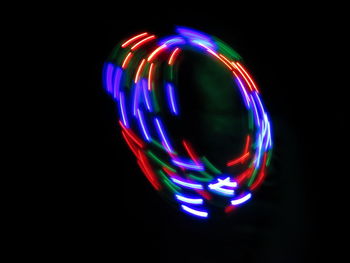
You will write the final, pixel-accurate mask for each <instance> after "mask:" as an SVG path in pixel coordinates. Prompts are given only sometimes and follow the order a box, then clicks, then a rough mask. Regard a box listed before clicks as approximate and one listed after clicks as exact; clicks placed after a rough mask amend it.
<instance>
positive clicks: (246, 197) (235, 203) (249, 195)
mask: <svg viewBox="0 0 350 263" xmlns="http://www.w3.org/2000/svg"><path fill="white" fill-rule="evenodd" d="M251 197H252V194H251V193H249V194H247V195H245V196H243V197H241V198H238V199H234V200H231V204H232V205H240V204H243V203H245V202H247V201H248V200H249V199H250V198H251Z"/></svg>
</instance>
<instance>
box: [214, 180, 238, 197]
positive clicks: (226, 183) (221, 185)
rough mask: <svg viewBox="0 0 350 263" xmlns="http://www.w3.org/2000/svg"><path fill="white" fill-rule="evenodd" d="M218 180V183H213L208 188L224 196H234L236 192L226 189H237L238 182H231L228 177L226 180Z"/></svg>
mask: <svg viewBox="0 0 350 263" xmlns="http://www.w3.org/2000/svg"><path fill="white" fill-rule="evenodd" d="M217 180H218V182H217V183H212V184H209V185H208V188H209V189H210V190H212V191H216V192H218V193H220V194H223V195H228V196H232V195H234V193H235V191H234V190H233V189H227V188H225V187H228V188H235V187H237V182H231V181H230V177H227V178H225V179H220V178H218V179H217Z"/></svg>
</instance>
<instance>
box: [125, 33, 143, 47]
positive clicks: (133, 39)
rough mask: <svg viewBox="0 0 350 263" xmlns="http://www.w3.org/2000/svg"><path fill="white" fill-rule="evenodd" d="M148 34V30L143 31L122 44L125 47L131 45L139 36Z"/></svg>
mask: <svg viewBox="0 0 350 263" xmlns="http://www.w3.org/2000/svg"><path fill="white" fill-rule="evenodd" d="M147 35H148V33H147V32H145V33H141V34H139V35H137V36H134V37H132V38H130V39H129V40H127V41H126V42H124V43H123V44H122V45H121V46H122V48H125V47H127V46H128V45H130V44H131V43H132V42H134V41H135V40H137V39H139V38H141V37H144V36H147Z"/></svg>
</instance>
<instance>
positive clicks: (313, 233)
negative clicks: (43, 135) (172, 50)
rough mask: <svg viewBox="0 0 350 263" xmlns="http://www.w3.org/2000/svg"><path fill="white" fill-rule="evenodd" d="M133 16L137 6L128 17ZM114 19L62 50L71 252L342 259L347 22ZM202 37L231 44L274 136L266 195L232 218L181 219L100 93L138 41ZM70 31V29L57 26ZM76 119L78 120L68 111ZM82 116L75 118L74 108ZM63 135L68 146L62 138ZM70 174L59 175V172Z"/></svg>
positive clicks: (187, 13) (138, 15)
mask: <svg viewBox="0 0 350 263" xmlns="http://www.w3.org/2000/svg"><path fill="white" fill-rule="evenodd" d="M130 8H131V7H130ZM127 10H129V9H122V8H119V9H116V10H115V14H113V12H112V13H111V14H110V13H108V14H106V15H104V16H102V15H101V16H97V15H95V14H92V15H88V14H86V15H82V16H77V17H75V18H73V22H72V23H71V24H69V26H68V28H69V30H67V31H66V30H63V32H62V33H63V36H65V37H64V38H63V39H60V41H62V46H61V48H62V49H63V50H64V51H66V50H67V51H68V52H67V54H69V60H67V61H66V63H65V64H64V65H65V66H64V67H63V68H61V72H62V73H61V76H63V77H68V80H67V82H66V83H65V84H64V85H63V86H61V87H60V89H59V91H58V92H59V93H60V94H62V95H63V96H64V97H65V98H66V99H67V102H66V101H64V102H62V104H61V105H60V108H59V110H61V111H62V113H66V115H65V116H67V117H65V120H64V121H65V123H66V126H65V127H64V129H63V131H62V135H66V136H68V137H69V145H68V146H67V147H68V148H66V149H65V154H64V155H65V156H64V157H65V159H67V160H69V161H68V163H69V165H70V166H69V168H67V169H66V168H63V169H62V170H63V171H64V175H65V176H64V178H66V181H65V188H64V191H63V192H64V193H63V195H64V196H65V198H64V199H65V200H66V201H67V202H66V203H67V205H62V206H63V210H64V211H65V213H64V214H63V215H62V214H61V215H60V216H59V222H60V224H59V227H58V228H59V229H61V228H62V230H63V233H64V234H63V240H62V243H61V246H62V251H69V252H72V253H74V257H76V258H77V259H81V258H86V259H91V260H94V261H99V262H106V261H117V262H203V263H206V262H210V263H212V262H246V263H248V262H278V263H280V262H309V261H311V262H313V260H319V259H322V258H324V257H326V256H330V257H334V256H335V255H336V252H334V253H333V250H331V249H330V248H331V244H335V243H336V240H337V238H336V236H335V233H339V231H341V230H342V228H341V224H340V221H341V218H342V217H343V211H344V207H341V206H340V205H337V204H338V202H337V199H339V198H340V194H339V192H340V190H339V182H341V180H342V177H343V176H344V173H343V165H342V163H344V162H343V159H342V158H343V157H342V156H344V155H342V154H341V149H342V144H343V142H344V141H345V140H346V135H345V134H344V131H345V113H344V109H345V105H346V104H345V98H344V96H342V94H344V93H343V90H344V88H345V87H344V85H343V84H342V83H341V81H340V80H339V75H340V72H339V71H338V69H337V64H336V62H335V59H336V58H337V57H338V55H337V51H338V50H337V48H338V47H339V45H338V43H339V44H340V39H339V36H340V35H341V28H340V27H341V25H343V22H342V17H339V16H338V17H337V19H332V20H330V18H329V14H330V13H333V15H336V14H337V13H336V12H335V11H331V10H327V12H321V11H316V10H305V9H303V8H300V9H299V8H294V9H290V10H289V11H290V12H287V10H285V9H281V10H280V11H278V12H277V11H270V12H268V13H266V12H261V13H260V14H258V15H255V14H254V15H253V14H251V13H249V12H248V11H245V12H242V11H241V12H238V11H232V12H231V11H230V10H232V9H230V8H225V6H223V7H222V9H220V10H218V9H213V10H210V11H203V12H202V11H198V12H194V11H193V10H188V9H186V8H181V7H178V8H175V9H173V11H171V12H170V11H169V9H167V10H166V11H165V10H163V11H161V10H160V11H158V10H153V9H150V8H148V9H147V8H146V9H144V10H139V11H140V12H129V11H127ZM175 25H183V26H188V27H193V28H195V29H198V30H202V31H204V32H206V33H208V34H212V35H214V36H217V37H219V38H220V39H222V40H223V41H225V42H226V43H228V44H229V45H231V46H232V47H233V48H234V49H235V50H236V51H237V52H238V53H239V54H240V55H241V56H242V57H243V58H244V61H245V63H246V64H247V65H248V67H249V68H250V69H251V71H252V73H253V75H254V76H255V79H256V81H257V83H258V84H259V86H260V87H261V91H262V94H263V98H264V101H265V103H266V105H267V106H268V109H269V112H270V115H271V119H272V122H273V127H274V140H275V146H274V147H275V150H274V157H273V160H272V170H271V173H270V174H269V178H268V179H267V181H266V184H265V185H263V187H262V188H261V190H259V192H258V193H257V197H256V198H255V199H254V200H252V201H251V202H250V203H249V204H247V205H245V206H244V207H242V208H241V209H239V210H238V211H237V212H236V213H234V214H233V216H232V217H229V218H228V219H223V220H209V221H201V220H197V219H194V218H192V217H189V216H187V215H184V214H182V213H180V212H179V211H176V210H175V209H173V208H172V207H171V206H170V205H169V204H168V203H167V202H165V201H164V200H163V199H162V198H161V197H160V196H159V195H158V194H157V193H156V192H155V191H154V190H153V189H152V188H151V186H150V184H149V183H148V182H147V181H146V179H145V178H144V176H143V175H142V173H141V171H140V170H139V168H138V167H137V166H136V162H135V159H134V157H133V155H132V153H131V152H130V151H129V150H128V148H127V146H126V144H125V143H124V142H123V140H122V138H121V136H120V131H119V128H118V127H117V111H116V106H115V104H114V102H113V101H112V100H111V99H110V98H109V96H107V95H106V93H105V92H104V90H103V87H102V78H101V74H102V72H101V71H102V65H103V63H104V61H105V59H106V58H107V57H108V55H109V53H110V52H111V50H112V49H113V47H114V46H115V45H116V44H117V43H119V41H120V40H121V39H124V38H127V37H128V36H130V35H132V34H133V33H135V32H136V33H137V32H142V31H148V32H152V33H155V34H157V35H159V36H160V35H167V34H170V33H172V32H174V26H175ZM58 28H60V26H58ZM68 109H69V110H68ZM71 109H72V110H71ZM63 137H64V136H62V138H63ZM59 169H60V168H59Z"/></svg>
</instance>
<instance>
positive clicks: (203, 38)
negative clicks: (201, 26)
mask: <svg viewBox="0 0 350 263" xmlns="http://www.w3.org/2000/svg"><path fill="white" fill-rule="evenodd" d="M176 31H177V32H178V33H179V34H180V35H182V36H183V37H185V38H187V39H188V40H190V41H191V40H196V41H200V42H201V43H203V44H205V45H206V46H208V47H210V48H212V49H214V50H216V49H217V46H216V44H215V42H214V41H213V40H212V39H211V37H210V36H208V35H207V34H205V33H203V32H200V31H197V30H194V29H190V28H186V27H177V28H176Z"/></svg>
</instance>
